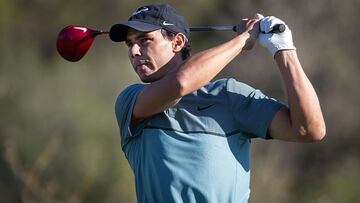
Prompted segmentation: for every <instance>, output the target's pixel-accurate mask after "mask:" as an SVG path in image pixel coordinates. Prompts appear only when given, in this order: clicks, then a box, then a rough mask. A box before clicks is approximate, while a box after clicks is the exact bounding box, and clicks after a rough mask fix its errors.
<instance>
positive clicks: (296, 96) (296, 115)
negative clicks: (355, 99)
mask: <svg viewBox="0 0 360 203" xmlns="http://www.w3.org/2000/svg"><path fill="white" fill-rule="evenodd" d="M275 60H276V63H277V64H278V67H279V69H280V72H281V76H282V79H283V81H284V85H285V91H286V96H287V100H288V108H282V109H280V110H279V112H278V113H277V114H276V115H275V117H274V119H273V121H272V123H271V125H270V128H269V133H270V135H271V136H272V137H273V138H275V139H280V140H286V141H294V142H313V141H319V140H321V139H322V138H323V137H324V136H325V122H324V118H323V115H322V112H321V108H320V103H319V100H318V97H317V95H316V92H315V90H314V88H313V86H312V84H311V82H310V81H309V79H308V78H307V76H306V75H305V72H304V70H303V69H302V67H301V65H300V62H299V59H298V57H297V54H296V51H295V50H285V51H279V52H278V53H276V54H275Z"/></svg>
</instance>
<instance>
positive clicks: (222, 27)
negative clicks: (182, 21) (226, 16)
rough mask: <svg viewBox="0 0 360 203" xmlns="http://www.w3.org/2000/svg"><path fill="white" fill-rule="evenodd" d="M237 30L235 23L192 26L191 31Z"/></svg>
mask: <svg viewBox="0 0 360 203" xmlns="http://www.w3.org/2000/svg"><path fill="white" fill-rule="evenodd" d="M235 30H236V26H233V25H218V26H196V27H190V31H235Z"/></svg>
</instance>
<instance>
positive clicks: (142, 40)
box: [140, 37, 151, 44]
mask: <svg viewBox="0 0 360 203" xmlns="http://www.w3.org/2000/svg"><path fill="white" fill-rule="evenodd" d="M150 41H151V38H149V37H144V38H141V39H140V43H141V44H146V43H149V42H150Z"/></svg>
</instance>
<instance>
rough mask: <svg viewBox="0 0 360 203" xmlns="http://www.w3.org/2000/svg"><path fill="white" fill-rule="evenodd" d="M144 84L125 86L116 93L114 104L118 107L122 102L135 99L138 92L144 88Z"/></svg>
mask: <svg viewBox="0 0 360 203" xmlns="http://www.w3.org/2000/svg"><path fill="white" fill-rule="evenodd" d="M144 86H145V85H144V84H132V85H129V86H127V87H125V88H124V89H123V90H122V91H121V92H120V93H119V95H118V97H117V99H116V102H115V106H116V108H118V107H119V105H120V104H122V103H128V102H131V101H132V100H135V98H136V96H137V95H138V93H139V92H140V91H141V90H142V89H143V88H144Z"/></svg>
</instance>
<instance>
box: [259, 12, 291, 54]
mask: <svg viewBox="0 0 360 203" xmlns="http://www.w3.org/2000/svg"><path fill="white" fill-rule="evenodd" d="M276 24H284V25H285V23H284V22H283V21H282V20H280V19H278V18H276V17H274V16H267V17H265V18H263V19H261V21H260V30H261V31H262V32H264V33H260V34H259V41H260V44H261V45H262V46H264V47H266V48H267V49H268V50H269V51H270V52H271V54H272V55H273V56H275V54H276V52H278V51H280V50H295V49H296V48H295V46H294V44H293V39H292V34H291V30H290V29H289V27H288V26H287V25H285V27H286V28H285V31H284V32H282V33H269V32H270V31H271V30H272V28H273V27H274V26H275V25H276Z"/></svg>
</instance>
